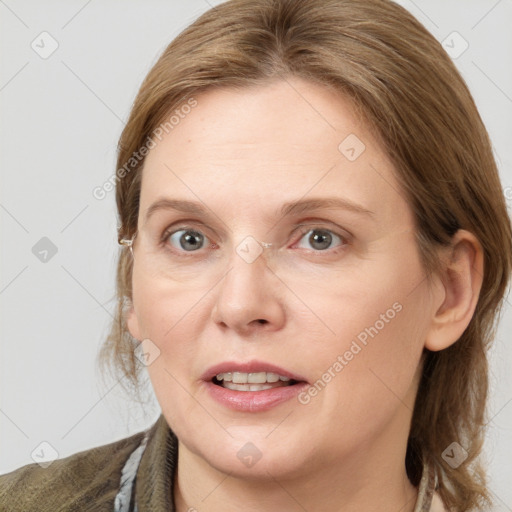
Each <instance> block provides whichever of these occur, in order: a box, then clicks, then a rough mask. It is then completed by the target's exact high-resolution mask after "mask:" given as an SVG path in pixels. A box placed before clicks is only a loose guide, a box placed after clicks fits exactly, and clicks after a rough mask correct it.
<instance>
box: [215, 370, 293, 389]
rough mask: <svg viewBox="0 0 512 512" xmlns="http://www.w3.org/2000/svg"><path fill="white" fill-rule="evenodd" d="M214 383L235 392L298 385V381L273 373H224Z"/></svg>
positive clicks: (218, 375) (216, 377)
mask: <svg viewBox="0 0 512 512" xmlns="http://www.w3.org/2000/svg"><path fill="white" fill-rule="evenodd" d="M212 382H213V384H216V385H217V386H220V387H223V388H226V389H231V390H233V391H264V390H266V389H275V388H282V387H287V386H293V385H294V384H297V383H298V381H296V380H293V379H290V378H289V377H286V376H284V375H279V374H278V373H273V372H254V373H245V372H224V373H218V374H217V375H215V376H214V377H213V378H212Z"/></svg>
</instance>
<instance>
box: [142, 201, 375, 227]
mask: <svg viewBox="0 0 512 512" xmlns="http://www.w3.org/2000/svg"><path fill="white" fill-rule="evenodd" d="M333 209H336V210H347V211H349V212H352V213H357V214H359V215H364V216H368V217H373V216H374V214H375V212H373V211H371V210H368V209H367V208H365V207H364V206H362V205H360V204H357V203H354V202H352V201H349V200H348V199H344V198H341V197H322V198H311V199H301V200H298V201H291V202H288V203H284V204H283V205H282V206H281V208H280V209H278V210H277V211H276V212H275V215H276V216H280V217H287V216H291V215H301V214H304V213H308V212H311V211H316V210H333ZM159 210H176V211H179V212H182V213H189V214H192V215H202V216H205V217H208V216H209V215H210V214H209V210H210V209H209V208H207V207H205V206H202V205H201V204H200V203H196V202H194V201H187V200H184V199H170V198H164V199H159V200H158V201H155V202H154V203H153V204H152V205H151V206H150V207H149V208H148V209H147V210H146V213H145V216H144V223H146V222H148V221H149V219H150V218H151V216H152V215H154V214H155V213H156V212H157V211H159ZM210 211H211V210H210Z"/></svg>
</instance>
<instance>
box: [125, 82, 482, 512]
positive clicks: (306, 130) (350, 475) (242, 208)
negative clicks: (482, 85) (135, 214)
mask: <svg viewBox="0 0 512 512" xmlns="http://www.w3.org/2000/svg"><path fill="white" fill-rule="evenodd" d="M196 99H197V102H198V104H197V106H196V107H195V108H194V109H193V110H192V111H191V113H190V114H189V115H187V116H186V117H185V118H184V119H183V120H181V121H180V123H179V125H177V126H175V128H174V129H173V130H172V131H170V132H169V133H168V134H167V135H165V136H164V138H163V139H162V141H161V142H159V143H158V145H157V146H156V147H154V148H153V149H151V151H150V152H149V154H148V156H147V158H146V161H145V165H144V171H143V180H142V190H141V203H140V210H139V221H138V222H139V224H138V230H139V231H138V233H139V234H138V235H137V239H136V240H137V242H136V245H135V247H134V256H135V264H134V272H133V307H132V309H131V310H130V312H129V314H128V319H127V320H128V326H129V329H130V332H131V334H132V335H133V336H134V337H135V338H137V339H139V340H144V339H149V340H151V343H153V344H154V345H156V346H157V347H158V349H159V350H160V354H159V356H158V357H157V358H156V359H155V360H154V361H153V362H152V363H151V364H150V365H149V366H148V371H149V376H150V379H151V382H152V385H153V387H154V390H155V394H156V396H157V399H158V401H159V403H160V405H161V408H162V412H163V414H164V416H165V418H166V420H167V422H168V423H169V425H170V427H171V428H172V430H173V431H174V432H175V433H176V435H177V437H178V439H179V462H178V471H177V476H176V480H175V482H174V484H175V496H176V498H175V502H176V506H177V510H178V511H180V512H182V511H186V510H188V509H189V507H194V508H195V509H196V510H198V511H202V510H208V511H217V510H218V511H222V512H226V511H235V510H236V511H238V510H241V507H243V509H244V510H247V511H253V510H254V511H256V510H257V511H262V510H265V511H275V510H287V511H296V510H297V511H299V510H301V511H302V510H304V509H306V510H323V511H340V510H342V511H344V512H356V511H358V512H359V511H361V510H380V511H384V512H385V511H390V512H397V511H398V510H401V511H412V510H413V508H414V504H415V501H416V499H417V489H416V488H415V487H414V486H412V484H411V483H410V482H409V480H408V478H407V475H406V472H405V464H404V461H405V453H406V444H407V437H408V432H409V426H410V421H411V417H412V409H413V405H414V400H415V396H416V392H417V386H418V379H419V376H420V374H421V363H422V354H423V351H424V348H428V349H430V350H442V349H444V348H446V347H448V346H449V345H451V344H452V343H454V342H456V340H457V339H458V338H459V337H460V335H461V334H462V332H463V331H464V329H465V328H466V326H467V325H468V323H469V321H470V319H471V316H472V314H473V312H474V308H475V305H476V301H477V298H478V293H479V290H480V287H481V276H482V273H483V258H482V250H481V247H480V245H479V243H478V241H477V240H476V239H475V237H474V236H473V235H472V234H471V233H469V232H467V231H463V230H461V231H459V232H458V233H457V234H456V235H455V237H454V240H453V245H452V247H451V248H450V249H447V250H444V251H443V253H442V254H441V256H442V258H443V261H444V262H445V263H444V266H443V270H442V272H440V273H439V275H435V276H433V277H432V282H430V283H429V281H428V280H427V279H426V273H425V270H424V269H423V267H422V265H421V262H420V257H419V253H418V249H417V245H416V242H415V238H414V226H415V224H414V217H413V214H412V211H411V208H410V207H409V205H408V203H407V201H406V199H405V198H404V196H403V195H402V194H401V193H400V186H399V184H398V181H397V179H396V178H395V175H394V170H393V165H392V163H391V162H390V160H389V159H388V157H387V155H386V153H385V152H384V150H383V149H382V147H381V146H380V145H379V143H378V142H377V140H376V139H375V138H374V137H373V136H372V134H371V132H370V130H369V129H368V127H366V126H365V125H364V124H363V123H361V122H360V121H359V120H358V118H357V117H356V115H355V112H354V110H353V107H352V104H351V103H350V101H348V100H347V99H345V98H343V97H341V96H340V95H338V94H336V93H334V92H333V91H331V90H329V89H327V88H325V87H323V86H320V85H316V84H312V83H309V82H306V81H304V80H301V79H297V78H293V79H291V78H290V79H287V80H279V81H274V82H271V83H269V84H266V85H264V86H260V87H257V88H252V89H243V90H238V91H236V90H233V89H226V88H224V89H218V90H215V91H213V90H212V91H206V92H203V93H202V94H200V95H198V96H197V97H196ZM349 134H355V135H356V136H357V137H358V138H359V139H360V140H361V141H362V142H363V143H364V144H365V150H364V152H362V153H361V154H360V156H359V157H358V158H357V159H356V160H354V161H349V159H347V158H346V157H345V156H344V154H342V152H340V151H339V149H338V146H339V144H340V143H341V142H342V141H343V140H344V139H345V138H346V137H347V136H348V135H349ZM332 196H336V197H343V198H345V199H347V200H350V201H352V202H355V203H358V204H360V205H362V206H364V208H366V209H368V210H371V211H372V212H373V214H372V215H364V214H358V213H354V212H350V211H347V210H342V209H333V208H330V209H320V210H316V211H309V212H305V213H302V214H298V215H293V216H288V217H282V216H280V215H276V214H275V212H276V211H277V210H278V208H280V207H281V206H282V204H283V203H285V202H288V201H294V200H298V199H306V198H307V199H310V198H313V197H314V198H325V197H332ZM164 197H166V198H174V199H186V200H190V201H194V202H197V203H199V204H201V205H206V206H207V208H208V209H209V211H210V214H211V218H209V219H205V218H203V217H201V216H199V215H190V214H182V213H179V212H175V211H172V210H168V211H159V212H158V213H155V214H154V216H153V217H151V220H150V221H148V222H147V223H145V222H144V216H145V213H146V211H147V209H148V207H149V206H150V205H151V204H152V203H154V202H155V201H156V200H158V199H162V198H164ZM184 219H187V220H188V221H190V222H188V223H187V225H189V224H193V225H192V227H195V229H198V230H200V231H201V232H202V233H204V235H205V236H206V237H207V238H208V240H209V242H211V243H213V244H214V245H213V248H208V247H206V248H202V249H200V250H199V252H191V251H189V252H187V251H186V250H185V249H183V247H181V246H180V243H179V235H178V236H177V237H176V236H175V237H174V242H172V241H170V240H168V243H169V244H173V245H172V247H173V248H174V249H175V250H176V251H177V252H178V253H180V254H181V255H182V257H179V256H178V255H177V254H175V255H173V256H171V255H169V254H168V255H167V256H166V257H165V258H166V259H162V255H161V253H156V254H155V253H154V252H151V251H150V250H149V249H148V247H151V242H149V240H151V236H153V240H154V239H156V238H157V237H158V236H159V235H161V234H162V233H163V232H164V231H165V230H166V228H168V227H169V226H171V225H172V226H173V229H175V230H178V229H180V227H181V226H180V225H179V221H182V220H184ZM192 221H196V223H195V224H194V223H193V222H192ZM197 222H203V223H204V224H205V225H206V227H204V226H199V225H197ZM299 224H307V227H305V228H302V231H297V226H298V225H299ZM313 228H315V229H323V230H325V229H327V230H331V232H333V233H335V234H340V235H342V236H347V235H348V237H347V241H344V240H342V239H341V238H340V239H338V238H336V237H333V239H332V243H331V245H330V246H329V247H328V248H327V249H325V250H323V251H322V250H319V249H318V244H316V245H315V243H314V242H312V241H311V239H310V237H309V235H310V234H311V232H310V229H313ZM308 232H309V234H308ZM180 234H181V233H180ZM249 235H250V236H252V237H254V238H255V239H256V240H259V241H263V242H265V243H272V244H273V245H272V249H267V250H266V251H265V252H264V253H263V254H261V255H260V256H259V257H258V258H257V259H256V260H255V261H254V262H253V263H250V264H249V263H247V262H246V261H245V260H244V259H242V258H241V257H240V256H239V255H238V254H237V251H236V248H237V246H238V244H240V242H242V240H243V239H244V238H245V237H246V236H249ZM148 244H149V245H148ZM180 251H181V252H180ZM198 254H199V256H198ZM162 261H165V262H166V264H165V265H163V266H162V267H159V266H158V265H160V263H161V262H162ZM158 262H160V263H158ZM394 303H399V304H400V305H401V306H402V309H401V311H400V312H398V313H396V315H395V316H394V318H393V319H391V320H389V321H388V322H386V323H385V326H384V327H383V328H382V329H381V330H379V332H378V334H377V335H375V336H374V337H373V338H369V340H368V343H367V345H366V346H364V347H363V348H362V350H361V351H360V352H359V353H358V354H357V355H356V356H354V357H353V359H352V360H351V361H348V362H347V364H346V366H344V368H343V370H342V371H339V372H334V375H335V376H334V377H333V378H332V379H331V380H330V382H328V384H327V385H326V386H325V387H324V388H323V389H322V390H321V391H320V392H318V394H317V395H316V396H314V397H312V398H311V400H310V401H309V402H308V403H307V404H301V403H300V402H299V401H298V400H296V399H292V400H289V401H287V402H285V403H282V404H280V405H279V406H277V407H274V408H272V409H270V410H268V411H265V412H255V413H251V412H237V411H233V410H231V409H228V408H226V407H225V406H223V405H221V404H219V403H218V402H216V401H214V400H213V399H212V398H211V397H210V395H209V394H208V393H207V392H206V390H205V386H204V384H203V382H202V381H201V375H202V373H203V372H204V371H205V370H206V369H208V368H209V367H210V366H211V365H213V364H215V363H219V362H222V361H227V360H235V361H249V360H253V359H258V360H262V361H267V362H271V363H273V364H276V365H279V366H281V367H283V368H285V369H288V370H290V371H292V372H295V373H298V374H300V375H302V376H304V377H305V378H306V379H307V381H308V382H309V383H314V382H316V381H317V380H318V379H319V378H321V377H322V375H323V374H324V373H325V372H326V371H327V370H328V369H329V368H332V366H333V363H334V362H335V361H336V360H337V357H338V356H339V355H343V354H344V353H345V352H346V351H347V350H349V348H350V346H351V343H352V342H353V340H355V339H356V337H357V335H358V334H359V333H361V332H362V331H364V330H365V328H367V327H370V326H374V325H375V324H376V321H377V320H379V318H381V316H380V315H381V314H385V313H386V311H387V310H389V309H390V308H392V305H393V304H394ZM258 320H264V322H261V321H258ZM146 343H147V342H146ZM331 373H332V372H331ZM247 442H251V443H253V444H254V445H255V446H256V447H257V448H258V450H259V451H260V452H261V455H262V456H261V459H260V460H259V461H258V462H257V463H256V464H254V465H253V466H252V467H247V466H245V465H244V464H242V463H241V461H240V460H239V458H238V457H237V452H238V451H239V450H240V449H241V447H243V446H244V445H245V444H246V443H247Z"/></svg>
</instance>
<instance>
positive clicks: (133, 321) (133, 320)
mask: <svg viewBox="0 0 512 512" xmlns="http://www.w3.org/2000/svg"><path fill="white" fill-rule="evenodd" d="M125 315H126V325H127V327H128V330H129V331H130V334H131V335H132V336H133V337H134V338H135V339H136V340H140V339H141V336H140V327H139V320H138V318H137V315H136V314H135V308H134V307H133V302H130V303H129V306H128V307H127V309H125Z"/></svg>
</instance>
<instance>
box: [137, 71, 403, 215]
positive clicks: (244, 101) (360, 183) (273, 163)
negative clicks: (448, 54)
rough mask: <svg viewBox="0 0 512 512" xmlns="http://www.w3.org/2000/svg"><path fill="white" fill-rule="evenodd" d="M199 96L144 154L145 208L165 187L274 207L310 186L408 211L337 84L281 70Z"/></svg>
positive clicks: (228, 202)
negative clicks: (274, 77) (267, 78)
mask: <svg viewBox="0 0 512 512" xmlns="http://www.w3.org/2000/svg"><path fill="white" fill-rule="evenodd" d="M195 100H196V101H197V105H196V106H195V107H194V108H191V109H190V111H189V113H187V114H186V115H182V116H180V119H179V122H178V123H177V124H175V125H173V128H172V129H170V130H168V133H165V134H164V135H163V137H162V140H161V141H158V140H156V142H157V144H156V146H155V147H153V148H152V149H151V150H150V151H149V154H148V156H147V157H146V161H145V163H144V170H143V179H142V191H141V211H144V209H147V208H148V207H149V205H150V202H152V201H154V200H156V199H157V198H158V199H159V198H162V197H173V198H186V199H191V200H195V201H198V200H201V199H203V200H205V201H207V202H208V201H210V202H212V203H215V204H217V205H222V207H223V208H228V207H232V208H233V209H236V210H237V212H238V213H241V211H243V208H244V204H245V205H249V204H251V205H252V207H253V208H254V207H255V206H260V207H261V208H263V207H266V206H268V208H270V209H274V210H276V209H277V208H278V207H279V205H280V204H282V203H284V202H287V201H292V200H296V199H298V198H299V197H303V196H305V195H308V194H309V195H311V196H315V197H317V196H322V195H328V196H333V195H339V196H341V197H344V198H347V199H349V200H352V201H354V202H357V203H360V204H362V205H363V206H364V207H366V208H367V209H369V210H372V211H376V212H379V215H380V216H381V217H382V218H384V219H386V218H388V220H392V219H393V218H400V216H401V217H402V219H403V218H406V219H407V218H409V217H410V211H409V208H408V205H407V203H406V201H405V199H404V198H403V196H402V194H401V193H400V186H399V184H398V182H397V180H396V178H395V176H394V170H393V165H392V163H391V161H390V160H389V158H388V156H387V155H386V153H385V151H384V149H383V148H382V147H381V146H380V145H379V144H378V143H377V141H376V140H375V138H374V137H373V135H372V134H371V130H370V129H369V127H367V126H365V124H364V123H363V122H362V121H361V120H360V119H359V118H358V116H357V115H356V111H355V108H354V105H353V104H352V103H351V102H350V101H349V100H347V99H346V98H344V97H343V96H341V95H340V94H338V93H336V92H334V91H332V90H330V89H328V88H326V87H324V86H321V85H318V84H314V83H310V82H306V81H303V80H301V79H293V80H292V79H287V80H281V81H276V82H272V83H269V84H267V85H264V86H258V87H251V88H245V89H233V88H218V89H212V90H208V91H205V92H202V93H201V94H199V95H197V96H195ZM231 213H235V212H231ZM404 215H405V217H404Z"/></svg>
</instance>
